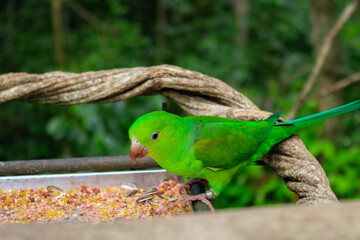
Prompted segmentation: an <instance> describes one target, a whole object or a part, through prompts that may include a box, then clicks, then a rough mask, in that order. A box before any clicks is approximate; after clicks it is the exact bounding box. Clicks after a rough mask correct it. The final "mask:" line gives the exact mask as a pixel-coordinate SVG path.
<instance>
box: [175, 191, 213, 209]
mask: <svg viewBox="0 0 360 240" xmlns="http://www.w3.org/2000/svg"><path fill="white" fill-rule="evenodd" d="M188 201H201V202H203V203H204V204H206V206H208V208H209V209H210V212H211V213H215V209H214V207H213V206H212V204H211V202H210V201H209V200H208V196H207V194H206V193H201V194H198V195H192V196H186V197H185V199H184V201H183V202H182V205H183V206H185V205H186V203H187V202H188Z"/></svg>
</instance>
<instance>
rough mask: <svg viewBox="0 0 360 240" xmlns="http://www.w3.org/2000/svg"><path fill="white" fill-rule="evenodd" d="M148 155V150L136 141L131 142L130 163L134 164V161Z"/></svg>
mask: <svg viewBox="0 0 360 240" xmlns="http://www.w3.org/2000/svg"><path fill="white" fill-rule="evenodd" d="M148 153H149V150H148V149H147V148H146V147H144V146H143V145H141V144H140V143H139V141H138V140H137V139H133V140H131V147H130V158H131V161H132V163H133V164H134V165H135V164H136V159H138V158H143V157H145V156H146V155H147V154H148Z"/></svg>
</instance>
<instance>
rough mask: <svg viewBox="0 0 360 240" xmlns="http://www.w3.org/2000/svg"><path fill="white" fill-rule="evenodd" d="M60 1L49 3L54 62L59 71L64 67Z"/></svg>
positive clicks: (55, 0)
mask: <svg viewBox="0 0 360 240" xmlns="http://www.w3.org/2000/svg"><path fill="white" fill-rule="evenodd" d="M62 6H63V4H62V0H53V1H52V3H51V18H52V24H53V34H54V54H55V62H56V64H57V65H58V67H59V68H60V69H61V68H63V67H64V66H65V53H64V25H63V21H62V8H63V7H62Z"/></svg>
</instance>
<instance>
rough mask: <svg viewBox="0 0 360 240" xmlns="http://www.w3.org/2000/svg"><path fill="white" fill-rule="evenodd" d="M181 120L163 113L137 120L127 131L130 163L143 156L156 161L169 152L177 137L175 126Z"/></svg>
mask: <svg viewBox="0 0 360 240" xmlns="http://www.w3.org/2000/svg"><path fill="white" fill-rule="evenodd" d="M181 119H182V118H181V117H179V116H177V115H174V114H171V113H168V112H165V111H155V112H151V113H148V114H145V115H143V116H141V117H140V118H138V119H137V120H136V121H135V122H134V123H133V125H132V126H131V127H130V129H129V138H130V140H131V147H130V158H131V160H132V163H133V164H135V163H136V159H139V158H143V157H145V156H150V157H152V158H154V159H157V158H158V157H159V156H161V155H162V154H166V153H167V154H168V153H169V152H171V148H172V147H174V146H175V145H176V144H175V142H174V141H176V140H177V135H179V133H178V131H177V130H176V129H177V127H176V125H177V124H179V123H180V122H181Z"/></svg>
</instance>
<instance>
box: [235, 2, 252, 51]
mask: <svg viewBox="0 0 360 240" xmlns="http://www.w3.org/2000/svg"><path fill="white" fill-rule="evenodd" d="M250 7H251V6H250V2H249V1H248V0H235V1H234V14H235V24H236V35H235V41H236V43H238V44H243V45H246V43H247V42H248V36H249V26H248V18H249V12H250Z"/></svg>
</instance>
